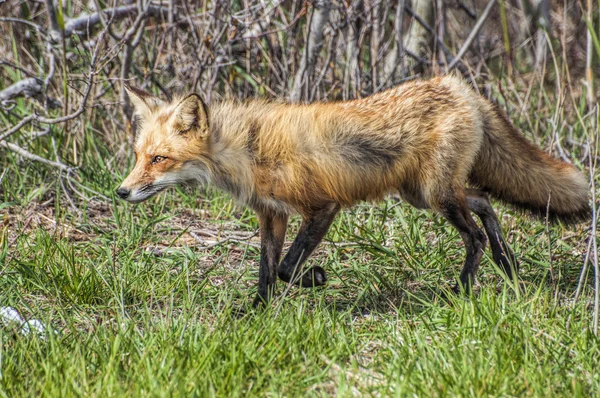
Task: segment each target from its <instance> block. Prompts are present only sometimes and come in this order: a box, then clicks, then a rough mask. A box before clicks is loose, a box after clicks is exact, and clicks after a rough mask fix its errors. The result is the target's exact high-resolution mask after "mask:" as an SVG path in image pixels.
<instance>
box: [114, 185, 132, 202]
mask: <svg viewBox="0 0 600 398" xmlns="http://www.w3.org/2000/svg"><path fill="white" fill-rule="evenodd" d="M116 193H117V196H118V197H119V198H121V199H124V200H126V199H127V198H128V197H129V195H130V194H131V191H130V190H129V189H127V188H123V187H119V188H117V191H116Z"/></svg>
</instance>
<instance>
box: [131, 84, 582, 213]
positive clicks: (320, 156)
mask: <svg viewBox="0 0 600 398" xmlns="http://www.w3.org/2000/svg"><path fill="white" fill-rule="evenodd" d="M138 94H139V92H138ZM132 96H133V97H135V98H136V99H135V100H134V101H133V102H134V105H135V106H136V109H137V110H138V112H137V113H138V115H140V117H141V123H140V129H139V134H138V137H137V140H136V143H135V148H136V153H137V154H138V161H137V163H136V166H135V168H134V170H133V171H132V173H131V174H130V176H129V177H128V178H127V179H126V180H125V181H124V183H123V186H124V187H128V188H131V189H135V187H136V186H142V185H144V184H147V183H148V182H149V181H151V180H152V179H155V180H157V181H158V182H159V183H160V181H161V178H162V177H164V176H165V175H168V176H170V177H169V178H168V179H167V180H166V183H169V184H170V183H171V182H174V183H177V182H182V181H187V180H194V179H197V180H201V181H211V182H212V183H214V184H216V185H217V186H219V187H221V188H223V189H225V190H227V191H229V192H230V193H232V194H233V195H234V196H235V197H236V198H237V199H238V200H239V201H241V202H242V203H244V204H247V205H249V206H251V207H253V208H255V209H257V210H262V211H267V210H271V211H275V212H283V213H288V212H290V211H293V210H295V211H298V212H300V213H302V214H303V213H305V212H306V209H310V208H315V207H319V206H323V205H324V204H326V203H331V202H334V203H338V204H340V205H342V206H351V205H352V204H354V203H356V202H357V201H361V200H379V199H381V198H382V197H383V196H384V195H386V194H388V193H389V192H396V191H399V192H400V194H401V196H402V197H403V198H405V199H406V200H407V201H408V202H410V203H411V204H413V205H415V206H417V207H421V208H433V209H438V208H439V202H440V200H442V199H443V197H444V195H445V191H447V190H455V189H457V188H458V189H464V187H465V185H466V184H467V182H470V183H472V184H474V185H477V186H480V187H481V188H485V189H486V190H488V191H489V192H491V193H492V194H496V195H497V196H499V197H500V198H501V199H504V200H507V201H509V202H512V203H515V204H517V205H518V206H522V207H528V208H531V209H533V210H536V211H538V212H539V210H540V209H542V208H543V209H545V208H546V204H547V202H548V199H549V200H550V209H551V210H552V211H553V214H556V215H557V216H559V217H564V218H569V216H572V215H575V216H577V215H578V214H580V213H581V212H585V209H587V184H586V182H585V179H584V178H583V177H582V176H581V174H580V173H579V172H577V171H576V169H575V168H573V167H572V166H569V165H567V164H565V163H563V162H560V161H558V160H556V159H553V158H551V157H549V156H548V155H546V154H545V153H543V152H542V151H541V150H539V149H537V148H536V147H535V146H533V144H531V143H529V142H528V141H527V140H525V139H524V138H523V137H522V136H521V135H520V133H518V132H516V130H515V129H514V127H512V126H511V125H510V123H509V122H508V121H507V120H506V118H505V117H504V116H503V115H502V114H500V113H499V112H498V111H497V110H496V109H495V108H494V107H493V105H492V104H491V103H489V102H488V101H487V100H485V99H484V98H482V97H480V96H479V95H477V94H476V93H475V92H474V91H473V90H472V89H471V88H470V87H468V86H467V85H466V84H465V83H464V82H463V81H462V80H461V79H460V78H457V77H453V76H448V77H443V78H435V79H431V80H427V81H413V82H410V83H406V84H403V85H401V86H399V87H396V88H393V89H390V90H387V91H384V92H381V93H378V94H375V95H373V96H370V97H367V98H364V99H359V100H354V101H347V102H332V103H315V104H310V105H291V104H282V103H269V102H265V101H260V100H259V101H249V102H222V103H217V104H214V105H212V106H211V108H210V111H208V113H209V115H207V114H206V112H207V111H206V108H205V107H204V105H203V104H202V103H201V101H200V99H199V98H198V97H194V96H192V97H193V98H190V97H187V98H186V100H181V99H179V100H174V101H172V102H171V103H162V102H161V101H160V100H158V99H157V98H155V97H150V98H149V97H144V96H139V95H137V96H136V94H135V93H133V94H132ZM186 101H187V102H186ZM194 101H197V102H196V103H194ZM184 119H185V120H184ZM196 120H198V121H199V122H198V125H194V123H196V122H195V121H196ZM184 122H185V123H187V125H186V126H185V128H182V127H181V126H182V123H183V124H185V123H184ZM188 125H192V126H191V127H190V126H188ZM182 129H183V130H186V131H182ZM155 155H162V156H166V157H167V158H168V160H167V161H166V162H165V164H163V165H150V163H149V161H148V160H149V158H151V157H152V156H155ZM158 166H160V167H158ZM177 173H180V174H179V175H177ZM551 191H552V192H551Z"/></svg>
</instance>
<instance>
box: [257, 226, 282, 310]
mask: <svg viewBox="0 0 600 398" xmlns="http://www.w3.org/2000/svg"><path fill="white" fill-rule="evenodd" d="M258 218H259V224H260V246H261V247H260V268H259V270H258V294H257V296H256V298H255V299H254V303H253V306H254V307H257V306H259V305H263V304H266V303H268V302H269V300H270V299H271V297H272V296H273V294H274V291H275V282H277V265H278V264H279V260H280V258H281V250H282V249H283V242H284V240H285V230H286V228H287V221H288V217H287V216H286V215H270V214H259V215H258Z"/></svg>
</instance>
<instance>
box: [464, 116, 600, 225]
mask: <svg viewBox="0 0 600 398" xmlns="http://www.w3.org/2000/svg"><path fill="white" fill-rule="evenodd" d="M482 108H483V109H482V112H483V115H484V126H483V128H484V130H485V132H484V142H483V144H482V148H481V151H480V152H479V154H478V156H477V159H476V161H475V164H474V165H473V169H472V171H471V174H470V176H469V181H470V183H471V184H473V185H475V186H477V187H479V188H481V189H483V190H485V191H487V192H489V193H490V194H491V195H492V196H494V197H496V198H498V199H500V200H502V201H505V202H508V203H510V204H512V205H514V206H516V207H518V208H521V209H525V210H528V211H530V212H532V213H533V214H534V215H536V216H539V217H545V216H546V215H549V218H550V220H551V221H554V220H556V219H559V220H561V221H564V222H567V223H574V222H578V221H583V220H585V219H589V218H590V217H591V210H590V207H589V203H588V202H589V201H588V198H589V189H588V182H587V180H586V178H585V177H584V175H583V173H581V172H580V171H579V170H577V169H576V168H575V167H573V166H572V165H570V164H568V163H565V162H562V161H560V160H558V159H555V158H553V157H551V156H550V155H548V154H547V153H545V152H543V151H542V150H541V149H539V148H538V147H537V146H535V145H534V144H533V143H531V142H530V141H528V140H527V139H526V138H525V137H523V135H521V133H520V132H519V131H518V130H517V129H516V128H515V127H514V126H513V125H512V124H511V123H510V121H509V120H508V119H507V117H506V116H505V115H504V113H503V112H502V111H501V110H499V109H498V108H496V107H495V106H490V104H485V105H483V106H482Z"/></svg>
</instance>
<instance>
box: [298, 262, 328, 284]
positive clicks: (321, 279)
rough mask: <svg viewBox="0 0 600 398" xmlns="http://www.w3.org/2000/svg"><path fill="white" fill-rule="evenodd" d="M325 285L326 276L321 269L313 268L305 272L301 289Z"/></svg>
mask: <svg viewBox="0 0 600 398" xmlns="http://www.w3.org/2000/svg"><path fill="white" fill-rule="evenodd" d="M325 283H327V274H326V273H325V270H324V269H323V268H322V267H319V266H315V267H312V268H311V269H309V270H308V271H306V273H305V274H304V276H303V277H302V283H301V285H302V287H317V286H323V285H324V284H325Z"/></svg>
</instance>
